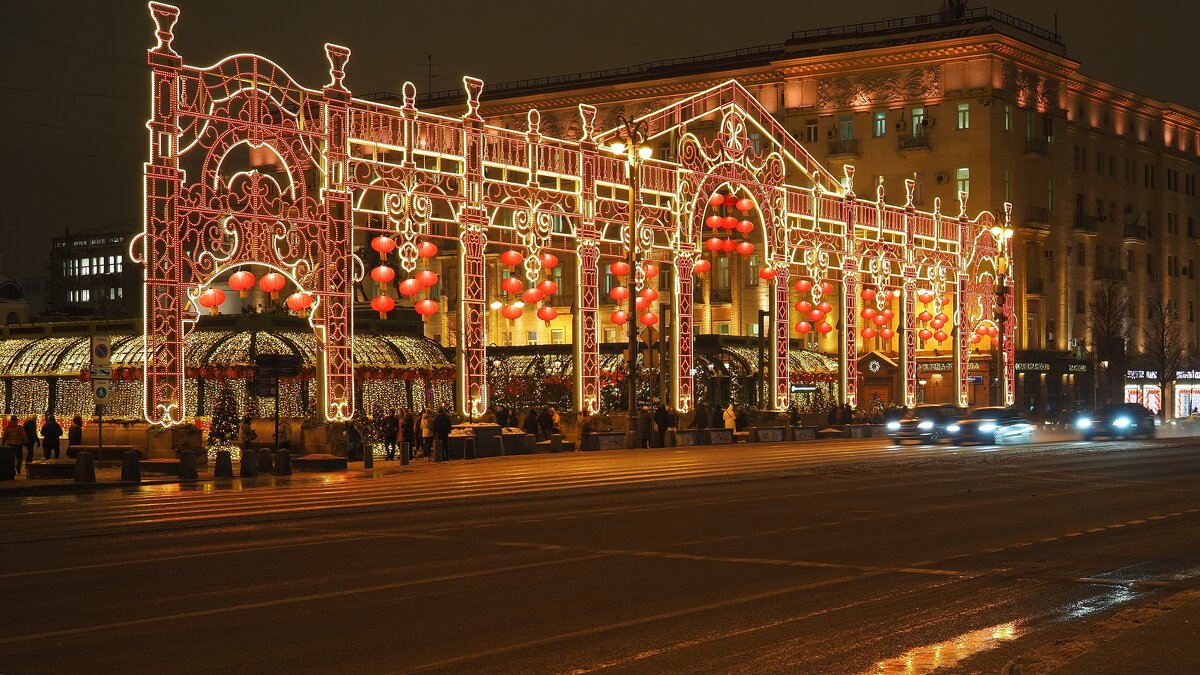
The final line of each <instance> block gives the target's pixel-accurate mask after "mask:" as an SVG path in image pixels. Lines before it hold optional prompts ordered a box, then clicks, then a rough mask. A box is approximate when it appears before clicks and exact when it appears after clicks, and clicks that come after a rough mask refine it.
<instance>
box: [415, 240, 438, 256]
mask: <svg viewBox="0 0 1200 675" xmlns="http://www.w3.org/2000/svg"><path fill="white" fill-rule="evenodd" d="M437 254H438V247H437V246H435V245H434V243H433V242H430V241H423V242H421V243H419V244H417V255H419V256H421V257H422V258H432V257H433V256H435V255H437Z"/></svg>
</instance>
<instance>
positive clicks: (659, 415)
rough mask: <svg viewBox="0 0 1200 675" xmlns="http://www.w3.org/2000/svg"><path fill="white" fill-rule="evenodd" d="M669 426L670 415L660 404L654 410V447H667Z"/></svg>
mask: <svg viewBox="0 0 1200 675" xmlns="http://www.w3.org/2000/svg"><path fill="white" fill-rule="evenodd" d="M670 426H671V413H670V412H669V411H668V410H667V407H666V406H665V405H663V404H662V403H659V404H658V408H656V409H655V410H654V430H655V431H656V432H657V433H658V445H657V446H655V447H659V448H665V447H667V429H668V428H669V427H670Z"/></svg>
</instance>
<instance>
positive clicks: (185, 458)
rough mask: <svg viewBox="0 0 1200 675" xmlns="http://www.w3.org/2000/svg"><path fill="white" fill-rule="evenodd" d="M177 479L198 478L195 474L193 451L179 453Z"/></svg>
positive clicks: (194, 452)
mask: <svg viewBox="0 0 1200 675" xmlns="http://www.w3.org/2000/svg"><path fill="white" fill-rule="evenodd" d="M179 477H180V478H183V479H188V478H199V477H200V475H199V474H197V473H196V451H195V450H181V451H180V452H179Z"/></svg>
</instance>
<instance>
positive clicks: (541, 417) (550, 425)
mask: <svg viewBox="0 0 1200 675" xmlns="http://www.w3.org/2000/svg"><path fill="white" fill-rule="evenodd" d="M537 424H538V440H539V441H548V440H550V437H551V436H553V435H554V413H553V412H551V408H550V407H549V406H547V407H545V408H542V412H540V413H539V414H538V420H537Z"/></svg>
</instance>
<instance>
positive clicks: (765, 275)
mask: <svg viewBox="0 0 1200 675" xmlns="http://www.w3.org/2000/svg"><path fill="white" fill-rule="evenodd" d="M758 278H759V279H762V280H763V281H770V280H771V279H774V278H775V268H774V267H764V268H762V269H761V270H759V271H758Z"/></svg>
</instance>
